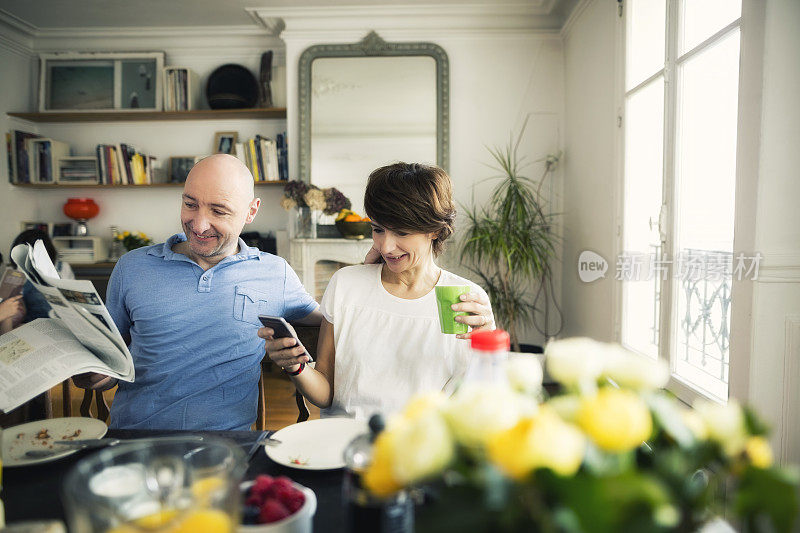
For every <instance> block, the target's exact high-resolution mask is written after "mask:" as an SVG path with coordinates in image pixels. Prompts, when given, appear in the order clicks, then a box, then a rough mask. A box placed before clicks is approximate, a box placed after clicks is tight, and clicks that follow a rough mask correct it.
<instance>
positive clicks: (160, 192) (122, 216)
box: [0, 24, 286, 253]
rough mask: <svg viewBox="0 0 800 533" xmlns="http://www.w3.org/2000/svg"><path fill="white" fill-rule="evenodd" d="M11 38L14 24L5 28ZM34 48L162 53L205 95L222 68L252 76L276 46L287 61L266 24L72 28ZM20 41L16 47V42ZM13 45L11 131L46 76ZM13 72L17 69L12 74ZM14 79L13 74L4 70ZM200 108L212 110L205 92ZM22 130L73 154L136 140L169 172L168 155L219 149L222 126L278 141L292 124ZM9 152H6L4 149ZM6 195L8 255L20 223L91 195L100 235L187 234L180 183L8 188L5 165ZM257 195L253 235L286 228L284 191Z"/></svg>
mask: <svg viewBox="0 0 800 533" xmlns="http://www.w3.org/2000/svg"><path fill="white" fill-rule="evenodd" d="M0 30H1V31H2V33H3V34H6V33H7V32H8V31H10V29H9V28H8V27H5V26H2V24H0ZM28 41H29V47H30V48H29V53H35V54H38V53H44V52H54V51H67V50H70V51H74V50H78V51H117V50H120V51H122V50H124V51H153V50H156V51H164V52H165V53H166V65H180V66H187V67H189V68H191V69H193V70H194V71H195V72H196V73H197V74H198V79H199V85H200V90H199V91H198V92H199V94H201V95H202V94H204V88H205V80H206V78H207V77H208V75H209V74H210V73H211V72H212V71H213V70H214V69H215V68H216V67H218V66H220V65H222V64H225V63H239V64H242V65H245V66H247V67H248V68H250V70H251V71H252V72H254V73H257V72H258V70H259V61H260V57H261V53H262V52H264V51H266V50H269V49H272V50H275V51H276V57H275V58H274V59H273V65H275V64H278V65H282V63H283V60H284V59H283V52H282V47H283V44H282V42H281V41H280V40H278V39H275V38H274V37H270V36H269V35H268V34H267V33H266V30H263V29H258V28H249V27H248V28H238V27H234V28H224V29H221V30H220V29H214V30H210V29H204V28H196V29H174V28H162V29H158V30H148V31H141V30H136V29H134V30H129V29H128V30H125V29H120V30H119V31H116V30H92V31H88V30H87V31H83V30H74V31H56V32H52V33H46V32H45V33H42V34H39V35H36V36H34V37H31V38H29V39H28ZM17 47H18V46H17ZM11 48H12V45H11V44H9V42H7V41H6V40H4V39H0V58H1V59H2V72H3V75H2V76H0V84H1V86H2V93H0V124H2V125H3V128H2V130H3V131H7V130H8V129H9V128H10V126H9V121H8V119H7V117H6V115H5V113H6V112H8V111H29V110H33V109H35V107H36V105H37V102H36V98H34V96H33V95H34V91H35V90H36V86H37V85H38V83H36V82H35V80H36V77H37V76H38V72H31V73H30V74H29V73H28V72H26V69H27V68H28V67H27V66H26V61H30V59H28V60H26V59H24V58H22V57H21V56H19V54H15V53H13V52H11V51H10V49H11ZM7 69H10V70H7ZM7 72H8V73H9V74H10V75H6V73H7ZM284 72H285V69H284V68H283V67H281V68H280V69H278V71H277V74H279V76H277V79H275V80H274V83H273V86H274V87H275V90H274V96H275V101H276V106H279V105H285V89H284V87H285V82H284V79H283V78H284V76H285V74H284ZM198 103H199V104H200V106H199V107H207V104H205V98H204V97H203V96H201V97H200V101H199V102H198ZM15 124H16V127H19V128H20V129H26V130H28V131H38V132H39V133H41V134H43V135H45V136H48V137H53V138H55V139H58V140H63V141H65V142H68V143H69V144H70V145H71V146H72V148H73V150H74V153H75V155H93V154H94V149H95V146H96V145H97V144H99V143H119V142H124V143H129V144H132V145H133V146H135V147H136V148H137V149H138V150H139V151H142V152H144V153H148V154H152V155H155V156H157V157H158V163H157V164H158V165H162V166H164V167H165V168H166V166H167V163H168V160H169V157H170V156H185V155H207V154H210V153H213V152H212V144H213V138H214V133H215V132H216V131H238V133H239V138H240V139H242V138H243V139H247V138H250V137H252V136H254V135H255V134H256V133H261V134H264V135H267V136H271V137H274V135H275V134H276V133H278V132H281V131H284V130H285V129H286V121H285V120H211V121H174V122H122V123H109V122H105V123H81V124H31V123H27V122H24V121H15ZM2 157H3V158H5V149H3V150H2ZM0 181H2V185H0V187H2V188H3V198H2V200H0V202H2V203H0V207H2V208H3V220H4V222H6V223H4V224H3V228H2V230H0V250H2V251H3V252H4V253H5V252H6V250H7V248H8V246H9V245H10V241H11V239H13V237H14V236H15V235H16V233H18V232H19V228H18V226H17V224H16V223H17V221H19V220H40V221H44V222H69V221H70V220H69V219H68V218H67V217H66V216H65V215H64V214H63V213H62V211H61V209H62V206H63V204H64V202H65V201H66V199H67V198H68V197H75V196H88V197H91V198H93V199H94V200H95V201H96V202H97V203H98V204H99V206H100V214H99V215H98V216H97V217H96V218H94V219H92V220H90V221H89V223H88V226H89V230H90V232H91V233H92V234H94V235H98V236H101V237H109V236H110V232H109V226H111V225H116V226H118V227H120V228H121V229H129V230H138V231H143V232H145V233H147V234H148V235H150V236H152V237H153V238H154V239H155V240H156V241H157V242H158V241H162V240H164V239H165V238H166V237H168V236H169V235H171V234H173V233H175V232H177V231H180V225H179V219H178V210H179V207H180V204H179V201H180V193H181V189H180V188H178V187H175V188H172V187H168V188H142V189H110V190H100V189H25V188H19V187H12V186H10V185H8V179H7V167H6V165H5V161H3V165H2V170H1V171H0ZM256 195H257V196H260V197H261V199H262V208H261V212H260V213H259V215H258V217H257V218H256V220H255V222H254V223H253V224H251V225H250V226H248V227H246V228H245V231H248V230H253V231H261V232H266V231H269V230H284V229H286V213H285V212H284V211H283V210H282V209H281V208H280V207H279V206H278V202H279V200H280V196H281V188H280V187H274V186H273V187H264V186H262V187H257V188H256Z"/></svg>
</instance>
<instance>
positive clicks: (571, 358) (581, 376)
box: [544, 337, 607, 389]
mask: <svg viewBox="0 0 800 533" xmlns="http://www.w3.org/2000/svg"><path fill="white" fill-rule="evenodd" d="M606 352H607V345H606V344H605V343H602V342H598V341H595V340H592V339H590V338H588V337H573V338H571V339H564V340H558V341H553V342H550V343H548V344H547V346H546V347H545V350H544V354H545V364H546V365H547V372H548V373H549V374H550V375H551V376H552V377H553V378H554V379H556V380H557V381H559V382H560V383H561V384H563V385H565V386H567V387H579V388H581V389H591V388H593V387H594V385H595V382H596V381H597V378H599V377H600V374H601V373H602V372H603V368H604V367H605V363H606V359H607V353H606Z"/></svg>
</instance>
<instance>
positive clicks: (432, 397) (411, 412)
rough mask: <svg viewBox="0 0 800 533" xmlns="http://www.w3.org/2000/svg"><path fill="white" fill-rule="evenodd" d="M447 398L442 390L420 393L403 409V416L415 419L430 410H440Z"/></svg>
mask: <svg viewBox="0 0 800 533" xmlns="http://www.w3.org/2000/svg"><path fill="white" fill-rule="evenodd" d="M446 399H447V398H446V397H445V395H444V394H442V393H441V392H434V393H430V394H420V395H417V396H415V397H414V398H412V399H411V401H410V402H408V404H406V407H405V409H403V417H404V418H407V419H408V420H414V419H416V418H419V417H420V416H422V415H424V414H425V413H428V412H430V411H438V410H439V409H440V408H441V407H442V405H443V404H444V402H445V400H446Z"/></svg>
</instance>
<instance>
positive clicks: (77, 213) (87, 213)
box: [64, 198, 100, 220]
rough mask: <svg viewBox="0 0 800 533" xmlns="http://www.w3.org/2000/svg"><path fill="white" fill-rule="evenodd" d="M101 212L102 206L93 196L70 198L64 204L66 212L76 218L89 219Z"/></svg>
mask: <svg viewBox="0 0 800 533" xmlns="http://www.w3.org/2000/svg"><path fill="white" fill-rule="evenodd" d="M99 212H100V206H98V205H97V204H96V203H94V200H92V199H91V198H68V199H67V203H65V204H64V214H65V215H67V216H68V217H69V218H72V219H75V220H89V219H90V218H94V217H96V216H97V213H99Z"/></svg>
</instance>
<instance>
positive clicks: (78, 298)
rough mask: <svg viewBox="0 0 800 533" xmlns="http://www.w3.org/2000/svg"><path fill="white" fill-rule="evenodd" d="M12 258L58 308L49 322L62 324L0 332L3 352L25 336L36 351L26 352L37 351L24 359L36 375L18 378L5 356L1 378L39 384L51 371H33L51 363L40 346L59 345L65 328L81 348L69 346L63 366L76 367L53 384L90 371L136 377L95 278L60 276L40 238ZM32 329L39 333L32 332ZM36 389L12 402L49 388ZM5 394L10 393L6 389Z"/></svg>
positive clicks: (16, 250)
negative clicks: (88, 362)
mask: <svg viewBox="0 0 800 533" xmlns="http://www.w3.org/2000/svg"><path fill="white" fill-rule="evenodd" d="M11 257H12V258H13V259H14V262H15V263H17V265H18V268H19V270H20V271H21V272H23V273H24V275H25V276H26V277H27V279H28V280H29V281H30V282H31V284H32V285H33V286H34V287H35V288H36V289H37V290H38V291H39V292H40V293H41V294H42V296H44V298H45V299H46V300H47V301H48V302H49V303H50V306H51V308H52V310H53V313H52V314H53V315H55V316H56V317H57V318H53V319H45V320H46V321H47V320H49V321H53V323H54V324H56V325H57V326H58V327H56V326H51V327H50V328H45V327H44V326H36V327H32V326H31V324H34V323H36V322H39V321H38V320H37V321H34V322H31V323H30V324H25V325H23V326H22V327H20V328H17V329H15V330H12V331H11V332H9V333H6V334H5V335H3V336H0V354H1V353H2V350H3V349H4V347H6V346H7V345H9V343H18V340H19V339H18V338H21V337H23V336H24V337H25V338H26V339H27V340H26V342H27V344H28V346H29V347H31V350H27V351H25V353H26V354H27V353H30V352H31V351H32V352H33V353H34V355H32V356H30V357H26V358H25V362H23V363H22V365H23V367H25V368H26V371H27V372H28V373H29V374H30V376H31V377H29V378H19V377H18V373H15V372H12V371H11V370H10V368H9V367H10V363H9V362H8V361H6V360H4V359H3V357H2V355H0V375H2V379H3V380H10V379H14V376H17V378H16V379H22V382H23V383H28V384H30V385H36V384H40V381H39V379H40V378H41V377H42V375H45V376H49V375H50V373H49V372H48V369H47V368H37V370H36V371H35V372H34V371H32V370H31V368H32V367H31V365H34V364H39V365H43V366H44V367H46V366H47V365H49V364H50V361H49V359H48V358H42V357H39V356H38V355H36V354H38V353H39V351H40V350H44V351H45V353H46V352H47V351H48V350H50V349H51V347H52V346H55V345H58V346H61V342H62V341H63V332H66V333H68V337H69V338H70V340H72V341H74V342H77V343H78V346H79V347H80V348H76V347H75V346H74V344H68V346H69V349H68V350H67V351H66V352H67V354H68V355H67V356H66V357H64V358H63V360H62V364H69V365H70V368H72V371H71V372H68V373H67V374H66V376H62V374H61V373H58V376H59V378H58V379H57V380H56V381H54V382H53V385H55V384H57V383H58V382H59V381H63V380H64V379H66V377H69V376H71V375H74V374H80V373H82V372H87V371H96V372H100V373H103V374H107V375H110V376H114V377H116V378H118V379H122V380H124V381H130V382H132V381H133V380H134V377H135V374H134V367H133V358H132V357H131V354H130V352H129V351H128V347H127V345H126V344H125V341H124V339H123V338H122V335H120V333H119V330H118V329H117V326H116V324H114V321H113V320H112V319H111V315H110V314H109V313H108V309H106V307H105V305H103V301H102V300H101V299H100V295H98V294H97V291H96V290H95V288H94V285H92V282H91V281H88V280H62V279H60V278H59V277H58V272H57V271H56V269H55V267H54V266H53V263H52V261H50V257H49V256H48V255H47V251H46V250H45V248H44V244H43V243H42V242H41V241H37V242H36V244H35V245H34V246H32V247H31V246H30V245H27V244H20V245H18V246H15V247H14V249H13V250H12V251H11ZM51 316H52V315H51ZM62 330H63V332H62ZM32 331H35V332H36V333H31V332H32ZM46 333H50V334H52V335H53V336H54V337H53V339H52V342H50V343H48V342H46V338H45V337H46ZM30 335H33V337H30ZM43 336H44V337H43ZM28 337H30V338H28ZM13 346H16V344H13ZM9 350H11V351H10V352H9V353H17V350H16V349H13V350H12V349H11V348H9ZM76 353H80V354H81V357H76V356H75V355H74V354H76ZM62 355H63V354H62ZM86 357H88V358H90V360H91V361H92V365H93V368H95V370H91V369H88V370H87V367H86V361H85V360H84V358H86ZM6 359H9V360H11V359H13V361H16V359H15V358H14V357H12V356H8V357H7V358H6ZM73 360H74V361H75V365H77V366H72V363H70V361H73ZM42 373H44V374H42ZM37 376H38V378H37ZM30 380H33V381H30ZM44 381H47V380H44ZM44 381H42V382H44ZM51 381H52V380H51ZM48 383H49V381H48ZM0 384H3V385H4V387H3V388H4V389H5V388H7V387H8V386H9V384H8V383H4V382H2V381H0ZM16 385H17V383H16V382H15V384H14V385H13V386H12V390H16V389H15V388H14V387H16ZM53 385H50V386H53ZM35 388H36V392H33V390H34V388H29V389H27V393H26V394H23V395H21V396H20V395H13V400H14V401H17V400H19V399H20V398H22V396H27V397H25V398H23V399H22V400H21V401H20V403H23V402H25V401H27V400H28V399H30V398H33V397H34V396H36V395H37V394H39V393H41V392H43V391H44V390H46V389H47V388H49V386H45V388H44V389H42V390H38V387H35ZM23 390H24V387H23ZM4 392H5V394H8V392H7V391H4ZM18 392H19V391H18ZM11 399H12V397H9V398H8V400H9V403H13V402H11ZM5 403H6V402H3V404H2V405H0V409H5Z"/></svg>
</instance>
